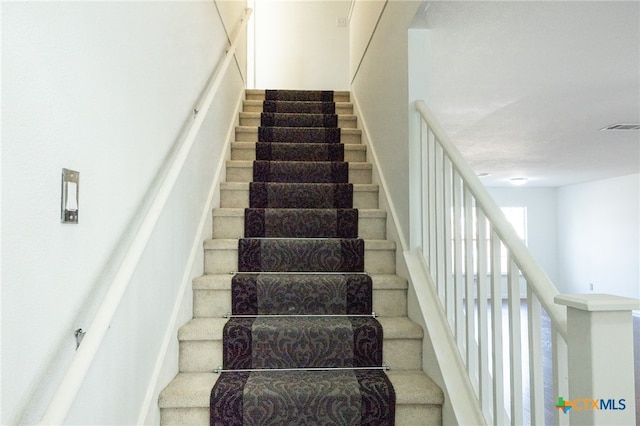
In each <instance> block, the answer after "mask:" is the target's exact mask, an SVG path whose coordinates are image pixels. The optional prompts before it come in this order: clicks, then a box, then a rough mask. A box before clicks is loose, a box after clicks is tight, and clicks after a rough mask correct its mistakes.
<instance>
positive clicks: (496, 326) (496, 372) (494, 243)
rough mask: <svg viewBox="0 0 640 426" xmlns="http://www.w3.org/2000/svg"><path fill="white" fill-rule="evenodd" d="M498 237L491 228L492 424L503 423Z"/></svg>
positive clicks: (500, 290) (500, 286) (500, 275)
mask: <svg viewBox="0 0 640 426" xmlns="http://www.w3.org/2000/svg"><path fill="white" fill-rule="evenodd" d="M500 245H501V243H500V238H499V237H498V234H496V232H495V230H494V229H491V239H490V259H491V336H492V339H491V340H492V342H493V344H492V345H491V346H492V355H493V357H492V358H493V363H492V372H493V424H494V425H502V424H504V381H503V380H504V378H503V353H502V274H501V271H500Z"/></svg>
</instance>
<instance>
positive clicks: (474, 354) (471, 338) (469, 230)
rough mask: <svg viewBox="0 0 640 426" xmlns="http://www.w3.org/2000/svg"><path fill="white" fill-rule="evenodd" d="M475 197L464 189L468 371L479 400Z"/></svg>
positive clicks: (467, 189)
mask: <svg viewBox="0 0 640 426" xmlns="http://www.w3.org/2000/svg"><path fill="white" fill-rule="evenodd" d="M473 210H474V205H473V196H472V195H471V191H469V188H468V187H466V186H465V187H464V279H465V293H466V295H465V298H466V306H467V359H466V361H467V371H468V372H469V377H470V378H471V379H472V380H471V383H472V384H473V387H474V389H475V391H476V395H477V396H478V398H479V397H480V390H479V388H478V380H479V373H478V345H477V343H476V342H477V337H476V321H475V318H476V307H475V305H476V302H475V299H476V295H475V294H474V292H473V290H474V273H473V268H474V266H473V235H474V230H473Z"/></svg>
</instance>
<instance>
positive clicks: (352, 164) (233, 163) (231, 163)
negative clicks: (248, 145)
mask: <svg viewBox="0 0 640 426" xmlns="http://www.w3.org/2000/svg"><path fill="white" fill-rule="evenodd" d="M260 161H268V162H272V163H307V164H308V163H331V162H333V163H336V162H338V161H283V160H260ZM254 162H255V161H254V160H227V167H246V168H252V167H253V163H254ZM347 163H349V169H367V170H371V169H373V166H372V165H371V163H367V162H360V161H347Z"/></svg>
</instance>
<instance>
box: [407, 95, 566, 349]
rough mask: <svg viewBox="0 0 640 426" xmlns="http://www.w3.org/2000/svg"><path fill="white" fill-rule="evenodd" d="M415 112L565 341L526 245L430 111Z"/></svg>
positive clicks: (559, 316) (550, 290) (551, 292)
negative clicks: (424, 123)
mask: <svg viewBox="0 0 640 426" xmlns="http://www.w3.org/2000/svg"><path fill="white" fill-rule="evenodd" d="M416 109H417V110H418V112H419V113H420V115H421V116H422V119H423V120H424V121H425V122H427V124H428V125H429V129H430V130H431V132H433V134H434V135H435V137H436V138H437V139H438V141H440V144H441V146H442V149H443V150H444V152H445V153H446V155H447V156H448V157H449V159H450V160H451V163H452V164H453V166H454V167H455V169H456V171H457V172H458V174H459V175H460V177H461V178H462V180H463V181H464V184H465V186H466V187H467V188H468V189H469V191H470V192H471V194H473V197H474V198H475V200H476V203H477V205H479V206H480V208H481V209H482V210H483V212H484V213H485V215H486V216H487V217H488V218H490V220H491V222H492V225H493V227H494V229H495V231H496V233H497V234H498V236H499V237H500V239H501V240H502V242H503V243H504V245H505V246H506V247H508V248H509V250H510V251H511V253H512V256H513V259H514V261H515V262H516V264H517V265H518V267H519V268H520V270H521V271H522V274H523V275H524V277H525V278H526V280H527V283H528V285H529V286H530V287H531V290H532V291H533V292H534V293H535V295H536V296H537V297H538V299H539V300H540V302H541V303H542V306H544V309H545V310H546V312H547V313H548V315H549V317H550V319H551V321H552V323H553V325H554V326H555V327H556V329H557V330H558V332H559V333H560V334H561V335H562V337H563V338H564V339H565V340H566V338H567V313H566V309H565V308H564V307H562V306H559V305H557V304H556V303H555V302H554V297H555V296H556V295H557V294H559V291H558V289H557V288H556V287H555V286H554V285H553V283H552V282H551V280H550V279H549V277H548V276H547V274H546V273H545V271H544V270H543V269H542V267H541V266H540V265H539V264H538V262H537V261H536V260H535V258H534V257H533V256H532V255H531V253H530V252H529V250H528V249H527V247H526V246H525V244H524V243H523V242H522V240H521V239H520V238H519V237H518V235H517V234H516V232H515V231H514V230H513V227H512V226H511V224H510V223H509V221H508V220H507V218H506V217H505V215H504V213H503V212H502V210H500V207H498V205H497V204H496V202H495V201H494V200H493V198H492V197H491V195H490V194H489V192H488V191H487V189H486V188H485V187H484V185H483V184H482V182H481V181H480V179H479V178H478V176H476V174H475V173H474V172H473V170H472V169H471V167H469V165H468V164H467V162H466V160H465V159H464V157H463V156H462V154H460V151H459V150H458V148H456V146H455V145H454V143H453V142H452V141H451V139H450V138H449V136H448V135H447V133H446V132H445V131H444V129H443V128H442V127H441V126H440V124H439V123H438V121H437V120H436V118H435V116H434V115H433V113H432V112H431V110H429V108H428V107H427V105H426V104H425V102H424V101H421V100H419V101H416Z"/></svg>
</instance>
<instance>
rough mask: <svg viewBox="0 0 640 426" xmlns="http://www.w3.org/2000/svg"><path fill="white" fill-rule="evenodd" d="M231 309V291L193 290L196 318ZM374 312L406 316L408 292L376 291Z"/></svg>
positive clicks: (374, 291) (220, 315)
mask: <svg viewBox="0 0 640 426" xmlns="http://www.w3.org/2000/svg"><path fill="white" fill-rule="evenodd" d="M230 307H231V290H193V316H194V317H195V318H220V317H223V316H225V315H226V314H227V313H229V311H230ZM373 312H375V313H376V314H377V315H379V316H382V317H400V316H406V315H407V292H406V290H402V289H397V290H396V289H380V290H376V289H374V290H373Z"/></svg>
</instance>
